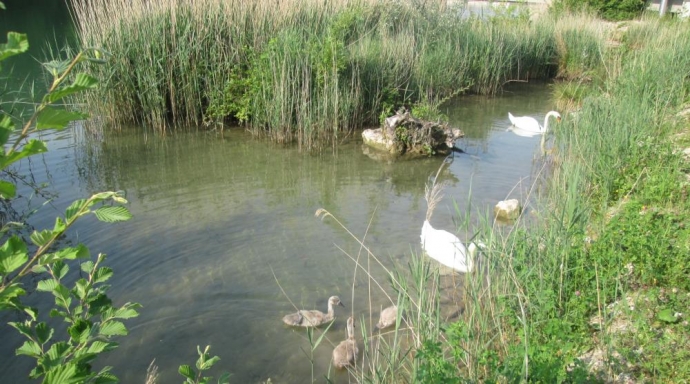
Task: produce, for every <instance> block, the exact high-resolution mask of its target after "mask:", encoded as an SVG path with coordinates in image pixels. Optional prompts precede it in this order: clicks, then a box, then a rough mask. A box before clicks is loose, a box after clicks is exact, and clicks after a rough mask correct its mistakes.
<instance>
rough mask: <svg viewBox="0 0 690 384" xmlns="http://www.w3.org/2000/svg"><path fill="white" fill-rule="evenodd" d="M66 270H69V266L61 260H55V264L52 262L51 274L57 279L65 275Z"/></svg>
mask: <svg viewBox="0 0 690 384" xmlns="http://www.w3.org/2000/svg"><path fill="white" fill-rule="evenodd" d="M67 272H69V266H67V264H65V263H64V262H63V261H56V262H55V264H53V274H54V275H55V277H56V278H57V279H58V280H61V279H62V278H63V277H65V275H67Z"/></svg>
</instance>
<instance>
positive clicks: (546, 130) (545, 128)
mask: <svg viewBox="0 0 690 384" xmlns="http://www.w3.org/2000/svg"><path fill="white" fill-rule="evenodd" d="M551 116H554V117H555V116H558V115H556V113H555V112H554V111H551V112H549V113H547V114H546V116H544V133H546V132H548V131H549V117H551Z"/></svg>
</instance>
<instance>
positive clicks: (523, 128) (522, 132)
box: [508, 111, 561, 137]
mask: <svg viewBox="0 0 690 384" xmlns="http://www.w3.org/2000/svg"><path fill="white" fill-rule="evenodd" d="M552 116H553V117H555V118H556V120H558V121H561V114H560V113H558V112H556V111H551V112H549V113H547V114H546V116H545V117H544V126H541V125H539V122H538V121H537V119H535V118H534V117H530V116H521V117H515V116H513V114H512V113H510V112H508V118H509V119H510V123H511V124H512V125H513V126H512V127H510V128H509V130H511V131H513V133H515V134H516V135H518V136H523V137H533V136H536V135H541V134H544V133H546V132H548V130H549V117H552Z"/></svg>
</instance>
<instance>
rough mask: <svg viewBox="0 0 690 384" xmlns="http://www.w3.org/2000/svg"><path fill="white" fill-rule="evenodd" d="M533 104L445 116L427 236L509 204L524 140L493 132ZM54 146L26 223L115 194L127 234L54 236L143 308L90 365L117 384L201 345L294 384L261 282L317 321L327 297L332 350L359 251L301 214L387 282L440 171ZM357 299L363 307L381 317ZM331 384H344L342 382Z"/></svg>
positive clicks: (86, 142) (171, 142)
mask: <svg viewBox="0 0 690 384" xmlns="http://www.w3.org/2000/svg"><path fill="white" fill-rule="evenodd" d="M547 92H548V91H547V90H546V88H545V87H544V86H543V85H529V86H520V87H511V88H510V89H508V90H507V91H506V92H505V93H504V94H503V95H502V96H500V97H497V98H492V99H488V98H484V97H473V96H470V97H462V98H459V99H457V100H454V101H453V102H452V103H451V104H449V106H448V109H447V111H446V113H447V114H448V115H449V116H450V118H451V121H452V124H453V125H455V126H458V127H459V128H461V129H463V130H464V131H465V132H466V133H467V136H466V137H465V138H464V139H462V140H460V141H459V142H458V143H456V146H457V147H459V148H461V149H462V150H463V151H464V153H457V154H455V156H454V159H453V162H452V163H451V164H450V166H449V167H448V168H447V169H446V171H445V173H444V174H443V176H442V177H443V178H445V179H447V180H449V181H450V185H449V187H447V188H446V190H445V198H444V200H443V201H442V202H441V204H440V205H439V206H438V207H437V209H436V212H435V214H434V217H433V219H432V221H433V225H434V226H435V227H437V228H445V229H448V230H453V229H454V228H456V224H455V222H454V221H455V219H456V216H457V215H456V213H455V210H454V202H456V203H457V205H458V207H459V208H460V209H461V210H465V209H469V210H470V211H473V212H475V211H481V212H484V211H486V210H488V209H490V208H491V207H492V206H493V204H495V203H496V201H498V200H502V199H504V198H506V197H516V198H519V199H520V198H525V196H526V193H527V192H526V189H527V188H528V187H529V185H530V184H531V180H532V179H531V178H532V173H533V159H534V154H535V153H536V152H535V151H537V150H538V148H539V138H533V139H529V138H520V137H517V136H514V135H513V134H512V133H511V132H506V128H507V127H508V125H509V122H508V118H507V114H508V111H511V112H514V113H515V114H521V115H522V114H525V115H533V116H535V117H537V118H540V116H541V118H543V116H544V114H545V113H546V112H547V111H548V110H549V109H550V108H549V105H548V100H549V97H548V94H547ZM68 133H69V135H70V136H69V137H64V134H65V133H64V132H63V133H62V134H61V135H53V136H46V140H49V145H50V146H51V150H50V152H48V153H47V154H46V155H45V156H44V157H43V160H42V161H41V162H39V163H41V164H45V167H47V170H44V171H38V172H37V176H36V178H37V181H38V182H42V181H46V180H50V181H51V182H52V183H53V184H54V185H55V186H56V187H55V189H56V190H57V191H60V193H61V194H60V196H59V197H58V198H56V199H55V200H54V201H53V202H52V203H51V205H50V206H47V207H46V208H45V209H42V210H41V211H40V212H39V215H37V216H36V217H34V218H32V220H33V221H32V223H33V224H35V225H36V226H39V227H40V226H48V225H52V220H54V216H55V214H56V213H57V212H59V211H62V210H64V208H65V207H66V206H67V205H68V204H69V203H70V202H71V201H72V200H73V199H75V198H79V197H83V196H85V195H87V194H89V193H93V192H96V191H100V190H117V189H121V190H124V191H126V193H127V197H128V199H129V200H130V206H129V207H130V209H131V211H132V213H133V215H134V219H133V220H131V221H130V222H127V223H122V224H117V225H106V224H101V223H96V222H95V221H93V220H91V219H87V220H84V221H83V222H80V223H78V224H77V225H76V226H75V228H74V230H73V231H72V232H71V234H70V236H71V239H72V240H73V241H79V242H83V243H85V244H87V245H88V246H89V248H90V249H91V251H92V253H94V254H95V253H97V252H104V253H107V254H108V255H109V259H108V261H107V263H108V265H109V266H111V267H112V268H113V269H114V271H115V276H114V278H113V279H112V281H111V283H112V289H111V291H110V292H111V296H112V298H113V300H114V302H115V303H116V304H123V303H124V302H127V301H136V302H140V303H142V304H143V305H144V308H143V309H142V311H141V316H140V317H138V318H136V319H132V320H131V321H128V325H129V328H130V335H129V336H127V337H125V338H122V339H121V340H118V341H119V342H120V343H121V344H120V347H119V348H118V349H117V350H115V351H113V352H110V353H108V354H107V355H106V356H104V358H103V360H102V361H100V362H99V363H100V364H104V365H112V366H114V367H115V370H114V371H115V373H116V374H117V375H118V376H119V377H120V378H121V380H122V382H125V383H129V382H143V380H144V375H145V372H146V367H147V366H148V364H149V363H150V362H151V360H153V359H154V358H155V359H156V363H157V364H158V365H159V366H160V370H161V371H162V372H161V376H160V382H163V383H167V382H172V381H175V380H177V381H179V380H180V377H179V376H178V374H177V366H178V365H179V364H182V363H187V364H190V363H193V362H194V361H195V359H196V355H195V351H196V346H197V345H201V346H202V347H203V346H204V345H206V344H210V345H211V346H212V349H211V352H212V353H213V354H217V355H219V356H220V357H221V358H222V360H221V362H220V363H219V364H218V366H219V367H222V368H223V369H225V370H228V371H230V372H232V373H233V382H242V383H257V382H260V381H263V380H266V379H268V378H269V377H270V378H272V379H273V381H275V382H305V381H308V380H309V378H310V377H311V365H310V363H309V361H308V359H307V357H306V356H305V354H304V353H303V352H302V349H304V350H306V351H308V350H309V343H308V342H307V340H306V333H305V331H304V330H300V329H297V330H293V329H290V328H287V327H286V326H284V325H283V324H282V322H281V321H280V319H281V317H282V316H283V315H285V314H287V313H290V312H292V311H294V308H292V306H291V305H290V303H289V301H288V300H287V299H286V298H285V297H284V296H283V294H282V293H281V290H280V288H279V287H278V284H277V283H276V281H275V278H274V276H273V273H272V270H273V271H275V275H276V278H277V279H278V280H279V282H280V284H281V286H282V287H283V289H284V290H285V292H286V293H287V294H288V295H289V297H290V299H291V300H292V301H293V302H295V304H296V305H297V306H298V307H301V308H316V309H321V310H325V309H326V301H327V299H328V297H329V296H331V295H334V294H337V295H339V296H340V297H341V299H342V300H343V302H344V304H345V305H346V306H347V309H342V308H338V309H337V310H336V315H337V320H336V323H335V324H334V326H333V327H332V328H331V329H330V330H329V332H328V339H329V340H331V341H332V342H333V344H337V343H338V342H339V341H340V340H342V338H343V335H344V329H345V328H344V327H345V326H344V323H345V319H346V318H347V315H348V314H350V313H354V315H355V316H357V318H360V317H361V316H366V317H367V318H368V315H369V313H370V310H369V303H368V299H367V297H368V281H367V279H365V278H364V274H363V273H361V271H360V272H358V273H357V278H356V279H354V285H355V287H354V290H353V287H352V285H353V275H354V263H353V262H352V261H351V260H350V259H349V258H348V256H347V255H346V253H347V254H349V255H352V256H353V257H356V255H357V253H358V252H359V246H358V244H357V243H356V242H355V241H354V240H352V238H351V237H350V236H349V235H348V234H347V233H346V232H345V231H344V230H343V229H341V228H340V227H339V226H337V225H336V224H335V222H334V220H332V219H330V218H326V219H324V220H321V219H319V218H316V217H314V213H315V211H316V210H317V209H318V208H325V209H327V210H328V211H330V212H331V213H332V214H333V215H335V216H336V217H337V218H338V219H339V220H340V221H341V222H343V223H344V224H345V225H346V226H347V227H348V229H349V230H351V231H352V232H353V233H354V234H355V235H357V236H359V237H363V236H364V235H365V234H366V240H365V243H366V244H367V246H368V247H370V248H371V250H372V251H373V252H374V254H376V255H377V256H378V257H379V258H380V259H381V260H382V261H383V263H384V265H385V266H386V267H387V268H392V267H395V266H398V267H401V268H405V266H406V265H407V263H408V261H409V259H410V253H411V251H415V252H418V251H419V234H420V230H421V224H422V222H423V220H424V216H425V212H426V203H425V201H424V198H423V194H424V183H425V182H426V181H427V180H428V178H429V177H430V176H431V175H433V174H435V172H436V170H437V169H438V167H439V165H440V164H441V162H442V161H443V159H442V158H433V159H422V160H416V161H404V162H391V163H389V162H377V161H374V160H372V159H371V158H369V157H368V156H366V155H365V154H364V153H363V150H362V143H361V140H360V139H359V135H355V137H354V138H353V139H352V140H351V141H350V142H347V143H344V144H343V145H342V146H339V147H338V148H337V151H336V152H335V153H324V154H320V155H310V154H304V153H300V152H299V151H298V150H297V149H295V148H292V147H287V148H285V147H280V146H274V145H271V144H268V143H266V142H263V141H259V140H254V139H252V138H251V137H250V136H248V134H247V133H245V132H244V131H242V130H238V129H236V130H229V131H228V130H226V131H225V134H224V135H223V136H220V135H219V134H217V133H208V132H196V131H193V132H182V131H180V132H175V133H173V134H170V135H168V136H165V137H161V136H155V135H154V136H152V135H148V136H147V135H145V134H144V133H142V131H141V130H125V131H122V132H109V133H107V134H106V135H105V137H103V138H101V137H95V136H91V135H87V134H85V133H84V131H83V128H81V127H79V126H77V127H74V128H73V129H72V130H70V131H68ZM521 180H523V182H522V184H521V182H520V181H521ZM470 186H471V191H472V202H469V201H468V196H470ZM470 231H471V229H470ZM469 236H471V233H470V235H469ZM460 237H461V239H462V238H463V235H462V233H461V236H460ZM371 274H372V275H373V276H374V277H375V278H376V279H377V280H378V281H379V282H381V283H382V284H384V285H387V277H386V274H385V272H384V270H383V268H381V267H379V266H376V267H374V266H373V264H372V267H371ZM372 291H374V293H373V294H372V306H373V307H375V308H378V307H379V306H380V305H386V304H387V302H386V299H385V296H384V295H383V294H382V293H379V292H378V291H377V290H376V289H372ZM353 293H354V299H353ZM388 293H389V294H392V291H389V292H388ZM48 299H49V298H46V297H42V298H37V300H48ZM44 305H45V303H44ZM450 312H453V311H450ZM454 312H455V313H457V311H454ZM3 320H5V319H4V318H3ZM2 324H4V322H3V323H2ZM2 324H0V327H2V330H1V331H2V332H3V334H9V335H10V336H9V337H8V338H7V340H8V342H6V343H3V345H2V346H1V347H0V348H1V349H2V354H3V356H6V357H7V358H5V359H3V361H2V362H1V363H0V382H21V381H22V380H23V378H24V377H26V372H28V370H29V369H30V366H29V364H30V363H31V361H30V359H29V358H26V357H14V356H13V355H14V352H13V351H14V350H15V349H16V348H17V347H18V346H19V345H20V344H19V343H20V340H19V338H17V337H15V336H14V333H15V332H13V331H12V330H9V329H6V328H7V327H6V326H4V325H2ZM371 325H372V324H368V325H367V327H368V328H369V329H371ZM331 350H332V344H329V343H328V342H324V343H323V344H322V345H321V346H319V348H318V349H317V351H316V356H315V362H314V372H315V376H316V377H317V378H319V380H320V378H323V376H324V375H325V374H326V372H327V371H328V366H329V360H330V356H331ZM10 367H17V369H14V368H12V369H10ZM23 368H26V369H23ZM336 377H337V379H338V380H341V379H342V380H343V381H347V377H346V375H344V374H338V375H336Z"/></svg>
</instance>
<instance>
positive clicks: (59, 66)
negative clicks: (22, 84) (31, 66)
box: [43, 60, 72, 77]
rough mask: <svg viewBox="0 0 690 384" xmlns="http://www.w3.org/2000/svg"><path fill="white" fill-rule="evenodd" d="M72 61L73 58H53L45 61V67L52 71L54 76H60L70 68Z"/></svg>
mask: <svg viewBox="0 0 690 384" xmlns="http://www.w3.org/2000/svg"><path fill="white" fill-rule="evenodd" d="M71 63H72V61H71V60H51V61H48V62H45V63H43V67H44V68H45V69H46V70H47V71H48V72H50V74H51V75H53V77H59V76H60V74H61V73H63V72H65V71H66V70H67V68H69V65H70V64H71Z"/></svg>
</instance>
